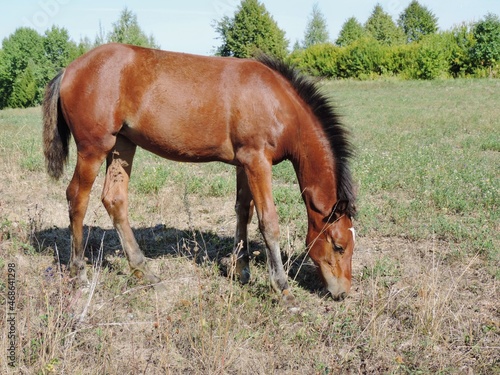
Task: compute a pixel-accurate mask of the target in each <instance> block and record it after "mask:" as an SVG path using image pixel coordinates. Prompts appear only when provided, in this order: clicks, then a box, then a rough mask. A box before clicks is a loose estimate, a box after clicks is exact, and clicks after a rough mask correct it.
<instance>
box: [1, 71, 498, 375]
mask: <svg viewBox="0 0 500 375" xmlns="http://www.w3.org/2000/svg"><path fill="white" fill-rule="evenodd" d="M324 90H326V91H327V92H328V94H329V95H331V97H332V100H333V101H334V103H336V106H337V110H338V112H339V113H340V114H341V115H342V119H343V122H344V123H345V124H346V126H347V127H348V128H349V129H350V130H351V132H352V136H353V143H354V145H355V147H356V157H355V159H354V160H353V162H352V171H353V174H354V179H355V181H356V184H357V189H358V202H357V206H358V211H359V215H358V217H357V218H356V220H355V226H356V228H357V232H358V243H357V247H356V250H355V254H354V257H353V291H352V293H351V295H350V296H349V298H347V299H346V300H345V301H343V302H340V303H336V302H333V301H332V300H331V299H329V298H328V297H327V296H325V295H324V293H323V291H322V289H321V285H320V283H319V282H318V280H317V278H316V274H315V272H314V267H313V265H312V263H311V261H310V260H308V259H307V258H305V257H304V254H303V253H304V248H305V246H304V242H305V232H306V228H307V222H306V221H307V219H306V216H305V208H304V206H303V203H302V200H301V196H300V191H299V188H298V185H297V182H296V178H295V175H294V172H293V168H292V167H291V165H289V163H286V162H285V163H282V164H280V165H278V166H276V167H275V169H274V198H275V202H276V204H277V207H278V212H279V214H280V225H281V238H282V250H283V258H284V260H285V266H286V269H287V271H288V272H289V275H290V280H291V284H292V288H293V291H294V293H295V295H296V297H297V299H298V301H299V303H300V307H301V310H300V312H298V313H296V314H291V313H290V312H289V311H288V310H287V309H286V308H285V307H284V306H283V305H282V304H281V303H280V301H279V296H277V295H275V294H274V292H273V291H272V290H271V288H270V286H269V282H268V276H267V270H266V263H265V258H264V255H263V254H264V244H263V241H262V238H261V236H260V234H259V232H258V228H257V224H256V222H255V221H256V220H255V219H254V221H253V223H252V225H251V230H250V235H251V249H252V251H253V252H254V256H253V259H252V279H251V282H250V284H249V285H245V286H241V285H239V284H238V283H237V282H236V281H234V280H233V279H231V278H228V277H226V276H224V275H223V274H222V272H221V269H220V266H219V261H220V259H221V258H222V257H224V256H226V255H227V254H229V253H230V252H231V249H232V236H233V232H234V227H235V223H236V219H235V215H234V199H235V194H234V190H235V173H234V167H230V166H226V165H222V164H215V163H214V164H203V165H201V164H199V165H198V164H195V165H191V164H179V163H174V162H170V161H166V160H163V159H160V158H158V157H156V156H154V155H151V154H149V153H146V152H143V151H142V150H139V151H138V154H137V157H136V160H135V164H134V170H133V173H132V181H131V187H130V200H131V202H130V215H131V217H130V219H131V223H132V226H133V228H134V230H135V233H136V236H137V239H138V242H139V244H140V245H141V247H142V248H143V250H144V252H145V253H146V255H147V256H148V257H149V258H150V264H151V267H152V268H153V270H154V271H155V273H156V274H157V275H160V277H161V278H162V279H163V280H164V282H163V284H162V287H157V288H153V287H151V286H148V285H146V284H144V283H142V282H141V281H139V280H136V279H135V278H134V277H131V275H130V273H129V269H128V265H127V262H126V259H125V257H124V255H123V253H122V251H121V248H120V243H119V240H118V237H117V235H116V233H115V231H114V230H112V227H111V222H110V220H109V218H108V217H107V214H106V211H105V209H104V208H103V207H102V205H101V203H100V193H101V189H102V184H103V173H101V174H100V176H99V177H98V181H97V182H96V184H95V187H94V190H93V193H92V197H91V202H90V206H89V211H88V213H87V218H86V228H87V229H86V238H87V243H86V245H87V246H86V256H87V258H88V268H89V271H90V272H89V276H90V277H91V279H92V288H91V289H90V291H89V292H87V293H82V292H81V291H79V290H74V289H73V288H72V284H71V282H70V281H69V275H68V273H67V272H66V269H65V265H66V264H67V262H68V257H69V254H68V253H69V230H68V217H67V208H66V201H65V189H66V186H67V184H68V182H69V179H70V177H71V174H72V165H74V155H75V152H74V147H73V148H72V150H71V153H70V159H71V160H70V166H69V168H67V170H66V172H65V175H64V177H63V178H62V179H61V181H58V182H54V181H51V180H50V179H49V178H48V177H47V176H46V174H45V171H44V161H43V154H42V149H41V113H40V112H41V111H40V108H32V109H25V110H14V109H7V110H3V111H0V175H1V178H0V305H2V309H4V310H5V315H3V316H5V319H3V316H2V319H1V320H0V358H1V359H0V372H1V373H5V374H9V373H12V374H14V373H15V374H19V373H21V374H122V375H124V374H184V373H185V374H339V373H346V374H347V373H352V374H358V373H360V374H429V373H434V374H494V373H500V304H499V302H498V301H500V291H499V288H498V283H499V280H500V254H499V249H500V234H499V233H500V106H499V103H500V81H499V80H487V79H483V80H473V79H470V80H465V79H464V80H436V81H429V82H428V81H425V82H424V81H404V82H403V81H399V80H392V79H387V80H376V81H366V82H360V81H349V80H346V81H328V82H325V83H324ZM318 173H320V171H318ZM9 292H11V293H10V294H9ZM12 296H14V297H15V298H12ZM13 301H14V303H12V302H13ZM10 313H12V314H10ZM2 314H3V312H2ZM9 319H10V320H9ZM11 322H14V323H11ZM12 333H13V335H12ZM12 340H13V341H12ZM12 342H14V349H13V351H12V350H11V346H12ZM11 354H13V359H12V361H10V359H9V356H10V355H11ZM9 362H13V363H12V364H13V365H14V367H12V366H9Z"/></svg>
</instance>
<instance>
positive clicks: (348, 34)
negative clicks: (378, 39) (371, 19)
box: [335, 17, 365, 47]
mask: <svg viewBox="0 0 500 375" xmlns="http://www.w3.org/2000/svg"><path fill="white" fill-rule="evenodd" d="M364 35H365V29H364V28H363V25H361V23H359V22H358V20H357V19H356V18H355V17H351V18H349V19H348V20H347V21H346V22H344V25H342V29H341V30H340V33H339V37H338V39H337V40H336V42H335V44H336V45H338V46H340V47H345V46H348V45H350V44H352V43H353V42H355V41H356V40H359V39H361V38H362V37H363V36H364Z"/></svg>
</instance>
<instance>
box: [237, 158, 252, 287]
mask: <svg viewBox="0 0 500 375" xmlns="http://www.w3.org/2000/svg"><path fill="white" fill-rule="evenodd" d="M234 208H235V211H236V220H237V221H236V233H235V236H234V256H235V259H236V262H235V263H234V267H235V270H234V272H235V274H236V275H237V277H238V278H239V280H240V282H241V283H242V284H246V283H248V282H249V281H250V264H249V263H250V256H249V252H248V224H249V223H250V221H251V219H252V214H253V209H254V208H253V198H252V193H251V192H250V187H249V186H248V179H247V176H246V173H245V170H244V169H243V168H241V167H237V168H236V204H235V207H234Z"/></svg>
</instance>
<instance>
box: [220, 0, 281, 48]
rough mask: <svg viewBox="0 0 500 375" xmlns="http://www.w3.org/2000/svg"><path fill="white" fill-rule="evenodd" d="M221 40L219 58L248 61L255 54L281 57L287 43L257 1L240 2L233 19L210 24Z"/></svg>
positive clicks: (224, 18) (264, 8)
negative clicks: (240, 58)
mask: <svg viewBox="0 0 500 375" xmlns="http://www.w3.org/2000/svg"><path fill="white" fill-rule="evenodd" d="M214 28H215V30H216V32H217V33H218V34H219V35H220V39H222V45H221V46H219V47H218V48H217V51H216V54H217V55H219V56H234V57H243V58H244V57H252V56H254V55H255V54H256V53H258V52H264V53H267V54H270V55H274V56H278V57H284V56H286V53H287V48H288V40H286V39H285V32H284V31H283V30H281V29H280V28H279V27H278V24H277V23H276V21H274V19H273V18H272V16H271V15H270V14H269V12H268V11H267V10H266V7H265V6H264V5H263V4H261V3H260V2H259V1H258V0H242V2H241V4H240V5H239V6H238V9H237V10H236V12H235V14H234V16H233V18H230V17H228V16H224V17H223V18H222V20H221V21H216V22H215V24H214Z"/></svg>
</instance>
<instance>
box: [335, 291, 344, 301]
mask: <svg viewBox="0 0 500 375" xmlns="http://www.w3.org/2000/svg"><path fill="white" fill-rule="evenodd" d="M346 297H347V293H346V292H342V293H340V294H337V295H335V296H334V295H333V294H332V298H333V300H334V301H336V302H341V301H343V300H345V298H346Z"/></svg>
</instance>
